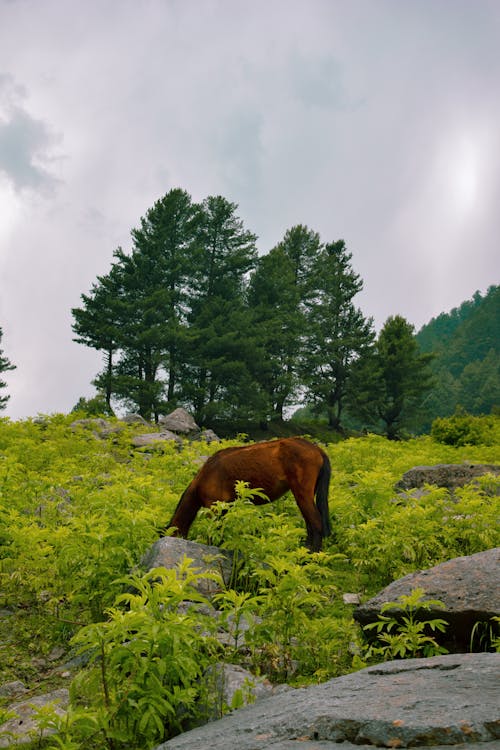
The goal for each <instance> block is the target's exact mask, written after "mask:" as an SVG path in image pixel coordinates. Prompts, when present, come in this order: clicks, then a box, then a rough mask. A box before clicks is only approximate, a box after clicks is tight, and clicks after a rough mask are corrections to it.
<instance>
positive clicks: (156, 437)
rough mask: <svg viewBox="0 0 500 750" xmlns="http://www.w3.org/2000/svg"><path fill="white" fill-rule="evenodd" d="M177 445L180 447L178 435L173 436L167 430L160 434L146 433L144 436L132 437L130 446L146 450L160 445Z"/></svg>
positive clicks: (180, 441)
mask: <svg viewBox="0 0 500 750" xmlns="http://www.w3.org/2000/svg"><path fill="white" fill-rule="evenodd" d="M171 442H174V443H177V444H178V445H182V440H181V439H180V437H179V436H178V435H175V434H174V433H173V432H170V431H169V430H162V431H161V432H147V433H146V434H144V435H134V437H133V438H132V445H133V446H134V447H135V448H146V447H154V446H158V445H161V444H162V443H171Z"/></svg>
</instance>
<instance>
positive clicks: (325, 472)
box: [315, 453, 332, 536]
mask: <svg viewBox="0 0 500 750" xmlns="http://www.w3.org/2000/svg"><path fill="white" fill-rule="evenodd" d="M331 474H332V468H331V466H330V459H329V458H328V456H327V455H326V453H325V454H323V466H322V467H321V469H320V471H319V474H318V478H317V480H316V488H315V493H316V507H317V509H318V510H319V512H320V515H321V525H322V527H323V528H322V534H323V536H330V534H331V533H332V527H331V525H330V513H329V512H328V490H329V487H330V477H331Z"/></svg>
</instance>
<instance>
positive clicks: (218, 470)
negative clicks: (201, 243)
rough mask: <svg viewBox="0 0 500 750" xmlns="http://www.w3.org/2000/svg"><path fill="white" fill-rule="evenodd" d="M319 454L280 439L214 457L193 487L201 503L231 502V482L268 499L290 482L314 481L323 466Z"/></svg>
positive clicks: (302, 444) (295, 441)
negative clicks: (246, 484) (308, 479)
mask: <svg viewBox="0 0 500 750" xmlns="http://www.w3.org/2000/svg"><path fill="white" fill-rule="evenodd" d="M323 456H324V454H323V451H322V450H321V449H320V448H319V447H318V446H316V445H314V444H313V443H310V442H309V441H308V440H305V439H303V438H280V439H278V440H268V441H265V442H261V443H252V444H251V445H243V446H238V447H234V448H223V449H222V450H220V451H217V453H214V455H213V456H211V457H210V458H209V459H208V460H207V461H206V463H205V464H204V465H203V466H202V468H201V469H200V471H199V472H198V475H197V477H196V484H197V487H198V490H199V492H200V493H201V495H203V496H204V498H205V499H209V497H210V496H211V497H213V498H218V499H221V500H226V499H230V498H234V485H235V482H237V481H239V480H241V481H243V482H248V484H249V485H250V487H252V488H260V489H262V490H263V491H264V493H265V494H266V495H267V496H268V497H269V498H270V499H271V500H273V499H276V498H278V497H280V496H281V495H282V494H284V493H285V492H286V491H287V490H288V489H290V484H291V483H293V482H294V479H297V480H298V481H304V477H306V476H311V478H312V479H311V481H314V482H315V481H316V478H317V473H318V472H319V471H320V469H321V466H322V465H323Z"/></svg>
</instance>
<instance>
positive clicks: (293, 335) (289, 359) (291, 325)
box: [248, 244, 304, 426]
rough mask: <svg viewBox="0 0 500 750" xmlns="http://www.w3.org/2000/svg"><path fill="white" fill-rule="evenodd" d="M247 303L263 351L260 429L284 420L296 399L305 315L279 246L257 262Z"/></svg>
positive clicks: (259, 375) (290, 268) (291, 269)
mask: <svg viewBox="0 0 500 750" xmlns="http://www.w3.org/2000/svg"><path fill="white" fill-rule="evenodd" d="M248 302H249V306H250V309H251V311H252V319H253V325H254V330H255V332H256V333H257V335H258V338H259V341H260V343H261V345H262V347H263V350H264V356H265V358H264V360H263V361H262V363H261V366H260V367H259V368H258V371H257V372H256V379H257V382H258V384H259V387H260V389H261V392H262V394H264V396H265V400H264V403H263V413H262V414H261V415H260V419H261V423H262V426H265V424H266V422H267V420H268V419H269V418H272V417H275V418H276V417H277V418H278V419H283V416H284V408H285V406H286V404H287V403H289V402H291V401H292V400H293V399H294V397H296V396H297V393H298V387H299V381H298V375H297V366H298V358H299V354H300V340H301V335H302V333H303V329H304V314H303V312H302V311H301V310H300V291H299V286H298V284H297V275H296V269H295V267H294V264H293V262H292V259H291V258H290V257H289V256H288V255H287V253H286V251H285V248H284V247H283V245H282V244H280V245H278V246H277V247H274V248H273V249H272V250H271V251H270V252H269V253H268V254H267V255H263V256H262V257H260V258H259V260H258V264H257V268H256V270H255V272H254V274H253V275H252V278H251V280H250V287H249V292H248Z"/></svg>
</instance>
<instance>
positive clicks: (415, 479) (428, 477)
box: [396, 464, 500, 490]
mask: <svg viewBox="0 0 500 750" xmlns="http://www.w3.org/2000/svg"><path fill="white" fill-rule="evenodd" d="M484 474H494V475H495V476H498V474H500V466H497V465H496V464H437V465H436V466H415V467H414V468H413V469H410V470H409V471H407V472H406V473H405V474H403V478H402V479H400V481H399V482H397V484H396V489H398V490H410V489H414V488H419V487H423V486H424V485H426V484H434V485H436V486H437V487H446V488H447V489H449V490H453V489H455V488H456V487H463V486H464V485H465V484H469V483H470V482H472V481H473V480H474V479H477V477H480V476H483V475H484Z"/></svg>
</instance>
